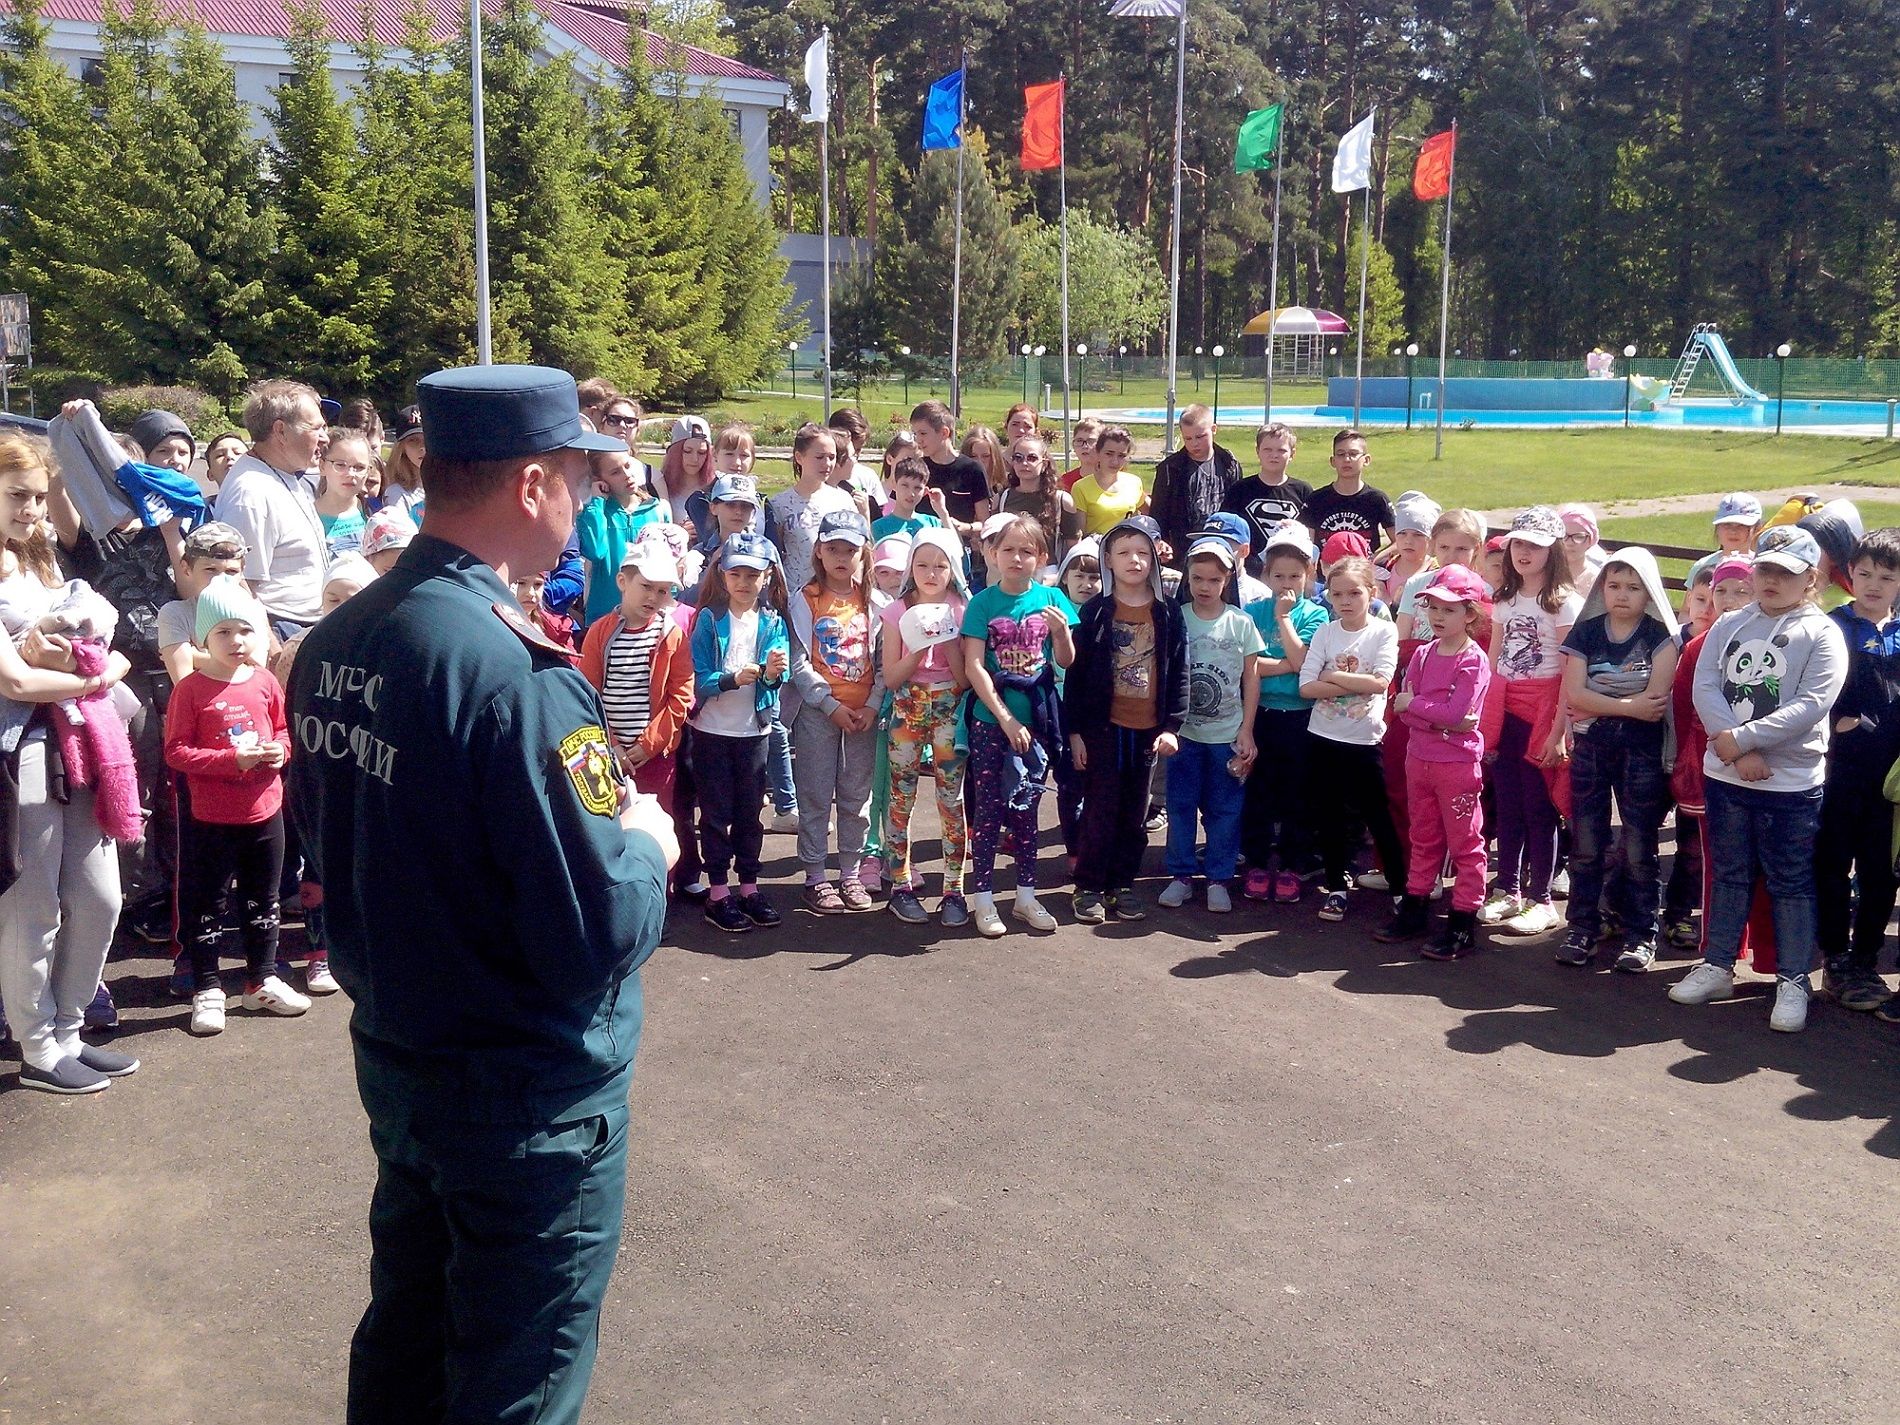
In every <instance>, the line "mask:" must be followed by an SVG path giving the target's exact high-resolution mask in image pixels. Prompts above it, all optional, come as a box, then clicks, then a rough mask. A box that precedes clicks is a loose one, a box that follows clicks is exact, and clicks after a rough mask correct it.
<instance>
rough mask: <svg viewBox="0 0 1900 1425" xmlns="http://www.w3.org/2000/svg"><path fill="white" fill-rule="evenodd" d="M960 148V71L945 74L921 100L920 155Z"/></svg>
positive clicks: (961, 138)
mask: <svg viewBox="0 0 1900 1425" xmlns="http://www.w3.org/2000/svg"><path fill="white" fill-rule="evenodd" d="M962 147H963V71H962V70H961V69H959V70H958V71H957V72H956V73H954V74H946V75H944V77H943V78H942V79H939V80H938V81H937V82H936V83H935V84H933V85H931V86H930V94H929V96H928V97H927V98H926V99H925V100H924V152H926V153H928V152H929V151H930V150H931V149H933V148H962Z"/></svg>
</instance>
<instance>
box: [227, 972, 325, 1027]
mask: <svg viewBox="0 0 1900 1425" xmlns="http://www.w3.org/2000/svg"><path fill="white" fill-rule="evenodd" d="M238 1003H239V1004H241V1005H243V1006H244V1007H245V1008H246V1009H261V1010H264V1011H265V1012H266V1013H269V1014H281V1015H284V1016H286V1017H289V1016H292V1015H298V1014H302V1013H303V1012H304V1011H305V1010H307V1009H309V1008H310V997H309V996H308V995H300V994H298V993H297V992H296V991H295V990H293V989H292V988H291V987H290V986H289V985H287V984H285V983H284V982H283V981H282V980H280V979H278V978H277V976H275V975H267V976H265V979H264V983H263V984H261V985H259V986H258V987H257V988H256V989H254V990H246V991H245V992H244V993H243V995H241V996H240V997H239V999H238Z"/></svg>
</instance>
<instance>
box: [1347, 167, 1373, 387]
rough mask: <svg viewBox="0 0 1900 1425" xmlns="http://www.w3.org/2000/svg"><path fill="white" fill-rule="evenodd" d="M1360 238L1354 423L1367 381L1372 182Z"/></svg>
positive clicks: (1368, 191)
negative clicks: (1368, 270)
mask: <svg viewBox="0 0 1900 1425" xmlns="http://www.w3.org/2000/svg"><path fill="white" fill-rule="evenodd" d="M1359 240H1360V243H1361V244H1362V245H1361V247H1360V249H1359V333H1358V336H1359V340H1358V344H1357V350H1356V351H1355V352H1354V353H1353V358H1352V423H1353V424H1354V425H1358V424H1359V411H1360V407H1361V404H1362V393H1363V392H1364V390H1365V382H1366V269H1367V267H1368V266H1370V264H1371V262H1372V184H1371V183H1370V182H1368V183H1367V184H1366V215H1365V218H1364V220H1363V221H1362V223H1361V231H1360V233H1359Z"/></svg>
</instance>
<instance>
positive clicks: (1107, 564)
mask: <svg viewBox="0 0 1900 1425" xmlns="http://www.w3.org/2000/svg"><path fill="white" fill-rule="evenodd" d="M1159 541H1160V530H1159V529H1158V528H1157V527H1156V525H1155V522H1154V521H1153V520H1151V519H1149V518H1148V517H1147V516H1145V515H1136V516H1134V517H1133V518H1132V519H1127V520H1123V521H1122V522H1121V523H1120V524H1118V525H1116V526H1115V528H1113V529H1112V530H1110V531H1109V532H1108V535H1107V537H1106V538H1104V539H1103V540H1102V568H1103V572H1104V574H1105V575H1106V576H1107V580H1106V583H1107V587H1106V588H1104V589H1103V591H1102V592H1101V593H1100V594H1098V595H1096V596H1095V597H1094V598H1093V599H1090V600H1089V602H1088V603H1087V604H1085V605H1084V606H1083V608H1082V621H1081V624H1080V625H1079V626H1078V627H1077V628H1076V630H1075V662H1074V663H1072V664H1071V665H1070V666H1069V674H1068V679H1067V682H1066V685H1065V689H1064V693H1063V700H1062V713H1063V724H1064V728H1065V730H1066V731H1067V732H1068V734H1069V752H1070V756H1071V758H1072V759H1073V761H1074V763H1075V768H1076V771H1077V772H1078V773H1079V774H1080V775H1081V778H1082V801H1083V805H1084V806H1085V807H1086V808H1087V814H1086V815H1085V816H1084V817H1083V818H1082V825H1081V828H1080V833H1079V841H1078V845H1077V847H1076V868H1075V886H1076V890H1075V918H1076V919H1077V920H1078V921H1081V922H1082V923H1083V924H1085V925H1093V924H1099V923H1101V922H1102V921H1103V920H1106V919H1107V918H1108V917H1109V916H1110V915H1113V916H1114V917H1115V918H1116V919H1117V920H1140V919H1141V918H1142V917H1143V916H1144V915H1145V914H1146V913H1147V912H1146V910H1145V909H1144V908H1143V907H1142V905H1141V902H1140V901H1139V900H1137V899H1136V897H1135V893H1134V882H1135V877H1136V875H1137V874H1139V872H1140V870H1141V853H1142V852H1143V850H1145V849H1146V847H1147V844H1148V833H1147V831H1146V830H1145V829H1144V828H1143V822H1144V821H1145V820H1146V819H1147V815H1148V783H1149V779H1150V777H1151V775H1152V773H1153V771H1154V761H1155V758H1156V757H1157V756H1161V757H1167V756H1172V755H1173V753H1174V751H1175V748H1176V746H1177V744H1176V741H1175V737H1176V734H1177V733H1179V731H1180V729H1181V723H1182V721H1183V720H1184V719H1185V718H1186V717H1187V709H1188V667H1187V628H1186V625H1185V624H1183V622H1182V621H1181V610H1180V609H1179V608H1178V607H1176V606H1175V605H1173V604H1170V603H1169V602H1168V601H1167V600H1166V599H1164V598H1163V597H1162V595H1161V558H1160V550H1159V548H1158V545H1159Z"/></svg>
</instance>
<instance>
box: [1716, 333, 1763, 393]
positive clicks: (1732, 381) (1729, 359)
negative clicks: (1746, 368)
mask: <svg viewBox="0 0 1900 1425" xmlns="http://www.w3.org/2000/svg"><path fill="white" fill-rule="evenodd" d="M1702 346H1703V349H1704V350H1705V351H1707V352H1708V353H1709V355H1710V357H1711V358H1713V360H1714V361H1715V369H1716V370H1717V371H1719V372H1721V373H1722V379H1723V380H1724V381H1725V382H1727V383H1728V388H1729V390H1731V391H1733V392H1734V393H1735V394H1736V395H1737V396H1738V397H1740V398H1741V399H1742V400H1744V401H1758V402H1766V401H1767V400H1768V397H1766V396H1764V395H1763V394H1762V393H1761V392H1760V391H1757V390H1756V389H1755V388H1754V387H1753V386H1751V385H1749V384H1748V383H1747V382H1746V381H1744V380H1743V379H1742V373H1741V370H1740V368H1738V367H1737V366H1736V365H1735V358H1734V357H1733V356H1731V355H1730V354H1729V349H1728V343H1727V342H1726V341H1723V340H1722V333H1720V332H1703V333H1702Z"/></svg>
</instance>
